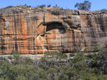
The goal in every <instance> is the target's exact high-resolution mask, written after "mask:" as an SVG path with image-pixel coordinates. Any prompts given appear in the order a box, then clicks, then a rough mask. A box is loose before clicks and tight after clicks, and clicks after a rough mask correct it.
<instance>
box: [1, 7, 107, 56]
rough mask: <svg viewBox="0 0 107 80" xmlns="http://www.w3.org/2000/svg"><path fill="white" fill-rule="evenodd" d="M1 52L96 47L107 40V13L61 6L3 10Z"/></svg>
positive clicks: (30, 52)
mask: <svg viewBox="0 0 107 80" xmlns="http://www.w3.org/2000/svg"><path fill="white" fill-rule="evenodd" d="M0 14H1V15H0V48H1V50H0V52H1V53H0V54H10V53H11V52H12V50H16V51H17V52H18V53H19V54H44V53H46V52H50V51H61V52H65V53H70V52H72V51H74V50H78V51H94V47H95V45H96V44H99V45H102V46H103V44H104V43H105V41H107V14H101V13H100V12H90V11H75V10H63V9H60V8H58V7H49V8H33V7H27V6H17V7H8V8H5V9H1V10H0Z"/></svg>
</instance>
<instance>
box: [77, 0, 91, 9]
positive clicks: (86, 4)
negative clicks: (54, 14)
mask: <svg viewBox="0 0 107 80" xmlns="http://www.w3.org/2000/svg"><path fill="white" fill-rule="evenodd" d="M75 7H77V8H78V10H89V9H90V8H91V2H89V1H87V0H85V1H84V2H83V3H77V4H76V5H75Z"/></svg>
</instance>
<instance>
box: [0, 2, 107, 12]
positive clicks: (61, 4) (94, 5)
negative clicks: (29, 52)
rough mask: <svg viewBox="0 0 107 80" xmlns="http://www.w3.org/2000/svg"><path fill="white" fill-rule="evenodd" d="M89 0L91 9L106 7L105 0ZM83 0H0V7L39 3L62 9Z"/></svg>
mask: <svg viewBox="0 0 107 80" xmlns="http://www.w3.org/2000/svg"><path fill="white" fill-rule="evenodd" d="M89 1H90V2H91V9H90V10H91V11H95V10H101V9H107V0H89ZM82 2H84V0H0V8H5V7H7V6H18V5H25V4H27V5H28V6H32V7H37V6H39V5H42V4H45V5H51V6H55V5H56V4H57V6H59V7H61V8H64V9H77V8H75V7H74V5H75V4H76V3H82Z"/></svg>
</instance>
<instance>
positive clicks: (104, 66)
mask: <svg viewBox="0 0 107 80" xmlns="http://www.w3.org/2000/svg"><path fill="white" fill-rule="evenodd" d="M12 53H13V54H14V53H15V54H14V61H13V62H12V63H9V62H7V61H5V60H4V59H0V80H107V48H106V47H104V48H102V49H101V50H99V52H98V54H94V55H84V54H82V53H78V54H77V55H76V56H73V57H72V58H71V57H67V55H66V54H63V53H61V52H51V53H46V54H45V56H44V57H43V58H41V59H40V60H38V61H37V60H31V59H28V58H22V57H20V56H18V55H16V52H14V51H13V52H12Z"/></svg>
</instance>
